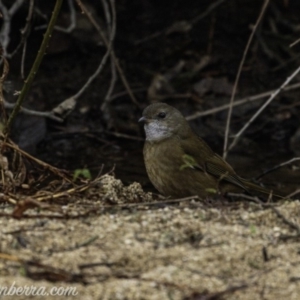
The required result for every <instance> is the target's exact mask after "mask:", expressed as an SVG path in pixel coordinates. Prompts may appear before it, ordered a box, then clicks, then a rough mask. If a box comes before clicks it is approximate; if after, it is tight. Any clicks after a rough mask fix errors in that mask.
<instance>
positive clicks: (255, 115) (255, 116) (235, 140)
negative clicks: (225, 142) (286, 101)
mask: <svg viewBox="0 0 300 300" xmlns="http://www.w3.org/2000/svg"><path fill="white" fill-rule="evenodd" d="M299 72H300V67H298V69H297V70H296V71H295V72H294V73H293V74H292V75H291V76H290V77H288V78H287V79H286V81H285V82H284V83H283V84H282V85H281V86H280V88H279V89H277V90H276V91H275V92H274V93H273V94H272V95H271V96H270V98H269V99H268V100H267V101H266V102H265V103H264V105H262V106H261V107H260V109H259V110H258V111H257V112H256V113H255V114H254V115H253V116H252V118H251V119H250V120H249V121H248V122H247V124H245V126H244V127H243V128H242V129H241V130H240V131H239V132H238V133H237V134H236V135H235V138H234V140H233V141H232V143H231V144H230V146H229V148H228V150H231V149H232V148H233V147H234V146H235V145H236V143H237V141H238V140H239V138H240V137H241V135H242V134H243V132H244V131H245V130H246V129H247V128H248V127H249V126H250V124H252V122H253V121H254V120H255V119H256V118H257V117H258V116H259V115H260V113H261V112H262V111H263V110H264V109H265V108H266V107H267V106H268V105H269V104H270V103H271V102H272V101H273V100H274V99H275V97H276V96H277V95H278V94H279V93H280V92H281V91H282V90H283V89H284V88H285V87H286V86H287V85H288V84H289V83H290V81H291V80H292V79H293V78H294V77H295V76H296V75H297V74H298V73H299Z"/></svg>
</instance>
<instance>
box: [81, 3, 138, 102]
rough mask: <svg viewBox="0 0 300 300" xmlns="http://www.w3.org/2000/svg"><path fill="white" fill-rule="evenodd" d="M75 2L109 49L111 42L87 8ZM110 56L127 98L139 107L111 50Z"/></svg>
mask: <svg viewBox="0 0 300 300" xmlns="http://www.w3.org/2000/svg"><path fill="white" fill-rule="evenodd" d="M76 1H77V4H78V5H79V7H80V8H81V10H82V11H83V12H84V13H85V14H86V16H87V17H88V19H89V20H90V22H91V23H92V24H93V25H94V27H95V28H96V29H97V31H98V32H99V34H100V36H101V38H102V40H103V41H104V44H105V45H106V47H107V48H110V45H111V41H108V40H107V38H106V36H105V34H104V32H103V30H102V29H101V27H100V26H99V25H98V24H97V22H96V21H95V19H94V18H93V16H92V15H91V13H90V12H89V11H88V10H87V8H86V7H85V6H84V5H83V3H82V2H81V0H76ZM110 2H111V7H112V12H113V15H114V14H115V12H114V10H115V1H114V0H110ZM111 55H112V57H113V60H114V62H115V65H116V67H117V70H118V72H119V75H120V77H121V80H122V82H123V85H124V86H125V88H126V90H127V93H128V95H129V97H130V98H131V101H132V102H133V103H134V104H136V105H137V106H139V103H138V102H137V100H136V98H135V96H134V94H133V92H132V90H131V88H130V85H129V83H128V81H127V79H126V77H125V75H124V72H123V70H122V68H121V66H120V64H119V61H118V59H117V57H116V54H115V52H114V51H113V50H111Z"/></svg>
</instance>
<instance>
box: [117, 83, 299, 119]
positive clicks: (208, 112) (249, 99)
mask: <svg viewBox="0 0 300 300" xmlns="http://www.w3.org/2000/svg"><path fill="white" fill-rule="evenodd" d="M298 88H300V82H297V83H295V84H291V85H289V86H286V87H284V88H283V89H282V91H283V92H287V91H291V90H295V89H298ZM275 91H276V90H272V91H268V92H264V93H261V94H258V95H254V96H249V97H246V98H243V99H240V100H237V101H235V102H234V103H233V105H232V106H233V107H235V106H239V105H242V104H245V103H250V102H253V101H257V100H261V99H262V98H265V97H268V96H270V95H272V94H273V93H274V92H275ZM116 96H118V95H116ZM112 97H114V96H112ZM229 106H230V104H224V105H221V106H219V107H214V108H212V109H208V110H205V111H198V112H196V113H194V114H192V115H190V116H188V117H186V119H187V120H188V121H191V120H194V119H197V118H199V117H203V116H208V115H212V114H215V113H218V112H220V111H223V110H226V109H228V108H229Z"/></svg>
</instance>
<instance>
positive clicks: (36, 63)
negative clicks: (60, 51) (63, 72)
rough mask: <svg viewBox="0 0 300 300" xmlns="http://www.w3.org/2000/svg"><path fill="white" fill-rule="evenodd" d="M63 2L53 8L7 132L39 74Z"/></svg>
mask: <svg viewBox="0 0 300 300" xmlns="http://www.w3.org/2000/svg"><path fill="white" fill-rule="evenodd" d="M62 2H63V0H56V3H55V6H54V9H53V12H52V16H51V19H50V22H49V25H48V28H47V30H46V33H45V35H44V38H43V41H42V44H41V47H40V49H39V51H38V54H37V56H36V59H35V61H34V63H33V65H32V68H31V70H30V73H29V75H28V77H27V79H26V80H25V82H24V84H23V87H22V90H21V93H20V95H19V97H18V100H17V102H16V105H15V107H14V109H13V111H12V113H11V115H10V117H9V119H8V122H7V123H6V126H5V132H6V133H8V132H9V129H10V127H11V124H12V122H13V120H14V118H15V117H16V115H17V113H18V112H19V110H20V108H21V105H22V102H23V100H24V99H25V97H26V95H27V94H28V92H29V89H30V87H31V85H32V82H33V80H34V78H35V76H36V74H37V71H38V69H39V66H40V64H41V62H42V60H43V56H44V54H45V52H46V48H47V46H48V43H49V40H50V38H51V34H52V31H53V28H54V25H55V23H56V20H57V17H58V13H59V11H60V7H61V4H62Z"/></svg>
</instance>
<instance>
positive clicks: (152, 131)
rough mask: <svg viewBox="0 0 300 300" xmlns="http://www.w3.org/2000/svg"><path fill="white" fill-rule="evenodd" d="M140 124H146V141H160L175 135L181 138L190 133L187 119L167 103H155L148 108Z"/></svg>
mask: <svg viewBox="0 0 300 300" xmlns="http://www.w3.org/2000/svg"><path fill="white" fill-rule="evenodd" d="M139 122H144V129H145V133H146V140H147V141H150V142H155V141H160V140H163V139H166V138H169V137H171V136H173V135H175V136H181V135H183V134H184V133H186V132H189V130H190V127H189V124H188V123H187V121H186V119H185V118H184V117H183V115H182V114H181V113H180V111H178V110H177V109H176V108H174V107H172V106H170V105H168V104H166V103H154V104H151V105H149V106H147V107H146V108H145V109H144V111H143V116H142V117H141V118H140V119H139Z"/></svg>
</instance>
